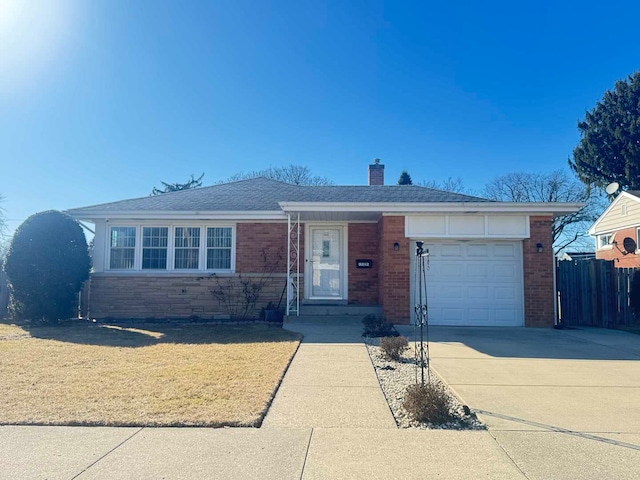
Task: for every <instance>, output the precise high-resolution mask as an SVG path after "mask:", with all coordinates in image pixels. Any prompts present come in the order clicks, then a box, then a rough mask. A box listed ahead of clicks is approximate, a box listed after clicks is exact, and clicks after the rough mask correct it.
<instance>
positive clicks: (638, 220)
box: [589, 191, 640, 268]
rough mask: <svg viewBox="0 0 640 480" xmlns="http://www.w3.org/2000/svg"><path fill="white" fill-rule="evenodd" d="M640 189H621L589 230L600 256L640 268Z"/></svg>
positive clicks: (597, 256)
mask: <svg viewBox="0 0 640 480" xmlns="http://www.w3.org/2000/svg"><path fill="white" fill-rule="evenodd" d="M639 231H640V192H639V191H629V192H621V193H620V194H619V195H618V196H617V197H616V198H615V199H614V200H613V201H612V202H611V205H609V207H608V208H607V209H606V210H605V211H604V212H603V213H602V215H600V217H598V219H597V220H596V221H595V223H594V224H593V225H592V226H591V228H590V229H589V235H591V236H592V237H594V239H595V242H596V258H598V259H601V260H614V261H615V266H616V267H618V268H623V267H640V255H639V254H640V251H639V250H638V240H639V238H638V236H639Z"/></svg>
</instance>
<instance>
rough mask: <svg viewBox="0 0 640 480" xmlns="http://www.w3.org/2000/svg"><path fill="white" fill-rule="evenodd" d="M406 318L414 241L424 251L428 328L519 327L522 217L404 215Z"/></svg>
mask: <svg viewBox="0 0 640 480" xmlns="http://www.w3.org/2000/svg"><path fill="white" fill-rule="evenodd" d="M405 234H406V236H407V237H408V238H410V239H411V243H410V245H411V248H410V250H411V252H410V254H411V256H412V258H411V267H410V270H411V279H410V289H411V292H410V296H411V316H412V319H413V317H414V312H413V309H414V306H415V300H414V296H415V292H416V284H417V278H418V277H417V272H416V270H417V268H416V259H415V251H416V242H417V241H422V242H423V243H424V249H425V251H426V250H428V251H429V255H428V257H427V258H428V266H429V268H428V270H427V271H426V286H427V287H426V291H427V305H428V310H429V323H430V324H431V325H458V326H496V327H498V326H499V327H505V326H510V327H521V326H524V324H525V322H524V318H525V313H524V312H525V307H524V275H523V246H522V241H523V240H524V239H526V238H529V236H530V231H529V218H528V216H526V215H499V214H495V215H478V214H475V215H464V214H462V215H410V216H407V217H406V222H405Z"/></svg>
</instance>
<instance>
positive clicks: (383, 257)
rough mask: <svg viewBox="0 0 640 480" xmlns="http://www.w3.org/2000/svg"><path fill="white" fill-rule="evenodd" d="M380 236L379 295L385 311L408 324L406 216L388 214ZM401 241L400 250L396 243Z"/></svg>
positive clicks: (408, 285) (388, 317) (393, 317)
mask: <svg viewBox="0 0 640 480" xmlns="http://www.w3.org/2000/svg"><path fill="white" fill-rule="evenodd" d="M378 232H379V238H380V254H379V255H380V270H379V278H380V280H379V288H378V291H379V298H380V304H381V306H382V313H383V315H384V316H385V317H387V319H388V320H390V321H392V322H394V323H403V324H408V323H409V320H410V312H409V303H410V300H409V292H410V283H409V277H410V273H409V267H410V255H409V239H408V238H406V237H405V235H404V217H403V216H384V217H382V218H381V219H380V221H379V222H378ZM395 242H398V244H399V246H400V248H399V250H398V251H397V252H396V251H395V250H394V249H393V244H394V243H395Z"/></svg>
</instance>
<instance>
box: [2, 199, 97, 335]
mask: <svg viewBox="0 0 640 480" xmlns="http://www.w3.org/2000/svg"><path fill="white" fill-rule="evenodd" d="M4 268H5V271H6V272H7V276H8V277H9V282H10V284H11V306H10V309H11V314H12V315H13V316H14V318H16V319H32V320H45V321H47V322H49V323H57V321H58V320H60V319H66V318H70V317H72V316H73V315H74V314H75V311H74V309H75V307H76V306H77V300H78V297H77V294H78V292H79V291H80V289H81V288H82V283H83V282H84V281H85V280H86V279H87V278H89V268H90V259H89V253H88V249H87V240H86V238H85V236H84V233H83V232H82V228H81V227H80V225H79V224H78V222H76V221H75V220H73V219H72V218H71V217H70V216H68V215H65V214H63V213H61V212H57V211H54V210H50V211H47V212H42V213H37V214H35V215H32V216H31V217H29V218H27V219H26V220H25V221H24V223H23V224H22V225H20V227H18V229H17V230H16V233H15V235H14V237H13V240H12V241H11V246H10V247H9V252H8V253H7V257H6V260H5V266H4Z"/></svg>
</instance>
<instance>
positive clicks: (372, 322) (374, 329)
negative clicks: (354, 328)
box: [362, 313, 398, 337]
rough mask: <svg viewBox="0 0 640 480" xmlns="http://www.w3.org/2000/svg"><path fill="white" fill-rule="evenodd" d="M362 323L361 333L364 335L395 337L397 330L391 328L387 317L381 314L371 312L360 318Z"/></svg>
mask: <svg viewBox="0 0 640 480" xmlns="http://www.w3.org/2000/svg"><path fill="white" fill-rule="evenodd" d="M362 324H363V325H364V332H363V333H362V335H364V336H365V337H397V336H398V332H396V329H395V328H393V325H392V324H391V323H388V322H387V319H386V318H384V317H383V316H377V315H373V314H371V313H370V314H369V315H366V316H365V317H364V318H363V319H362Z"/></svg>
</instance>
